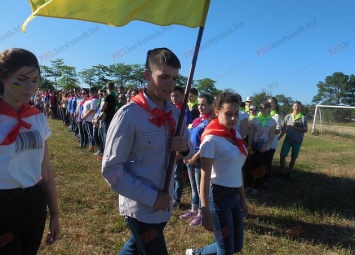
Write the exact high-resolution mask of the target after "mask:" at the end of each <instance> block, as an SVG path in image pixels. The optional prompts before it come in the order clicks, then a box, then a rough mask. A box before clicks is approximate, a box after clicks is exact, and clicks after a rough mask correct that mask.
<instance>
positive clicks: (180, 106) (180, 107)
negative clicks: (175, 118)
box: [175, 101, 183, 111]
mask: <svg viewBox="0 0 355 255" xmlns="http://www.w3.org/2000/svg"><path fill="white" fill-rule="evenodd" d="M182 103H183V101H182V102H180V103H178V104H176V105H175V106H176V108H178V109H179V110H180V111H181V109H182Z"/></svg>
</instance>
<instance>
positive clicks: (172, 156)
mask: <svg viewBox="0 0 355 255" xmlns="http://www.w3.org/2000/svg"><path fill="white" fill-rule="evenodd" d="M203 30H204V27H203V26H201V27H200V29H199V31H198V36H197V40H196V46H195V50H194V56H193V57H192V62H191V68H190V73H189V77H188V79H187V84H186V88H185V96H184V101H183V103H182V108H181V111H180V116H179V122H178V125H177V128H176V133H175V135H176V136H179V135H180V133H181V128H182V124H183V123H184V117H185V111H186V107H187V101H188V98H189V93H190V89H191V84H192V80H193V77H194V73H195V67H196V62H197V57H198V53H199V51H200V45H201V41H202V35H203ZM175 156H176V151H172V152H171V153H170V160H169V165H168V170H167V172H166V177H165V183H164V192H165V193H167V194H169V186H170V180H171V175H172V173H173V168H174V165H175Z"/></svg>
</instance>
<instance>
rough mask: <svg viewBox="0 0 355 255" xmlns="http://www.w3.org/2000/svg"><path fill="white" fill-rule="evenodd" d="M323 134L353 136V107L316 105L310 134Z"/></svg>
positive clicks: (354, 125)
mask: <svg viewBox="0 0 355 255" xmlns="http://www.w3.org/2000/svg"><path fill="white" fill-rule="evenodd" d="M324 132H336V133H339V134H348V135H352V136H355V107H353V106H334V105H316V108H315V111H314V117H313V124H312V134H319V133H324Z"/></svg>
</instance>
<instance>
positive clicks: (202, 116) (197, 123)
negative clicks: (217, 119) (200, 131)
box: [192, 112, 213, 128]
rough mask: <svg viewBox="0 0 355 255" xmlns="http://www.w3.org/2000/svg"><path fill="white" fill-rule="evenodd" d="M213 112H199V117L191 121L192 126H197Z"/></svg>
mask: <svg viewBox="0 0 355 255" xmlns="http://www.w3.org/2000/svg"><path fill="white" fill-rule="evenodd" d="M212 114H213V112H210V113H208V114H201V116H200V117H198V118H196V119H194V120H193V121H192V127H193V128H194V127H197V126H198V125H199V124H200V123H201V122H202V121H205V120H207V119H209V118H210V117H211V116H212Z"/></svg>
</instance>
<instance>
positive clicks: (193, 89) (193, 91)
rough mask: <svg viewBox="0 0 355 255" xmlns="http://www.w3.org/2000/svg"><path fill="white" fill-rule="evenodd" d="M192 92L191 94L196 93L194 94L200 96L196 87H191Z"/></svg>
mask: <svg viewBox="0 0 355 255" xmlns="http://www.w3.org/2000/svg"><path fill="white" fill-rule="evenodd" d="M190 93H191V94H194V95H196V96H198V91H197V89H196V88H191V89H190Z"/></svg>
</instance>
